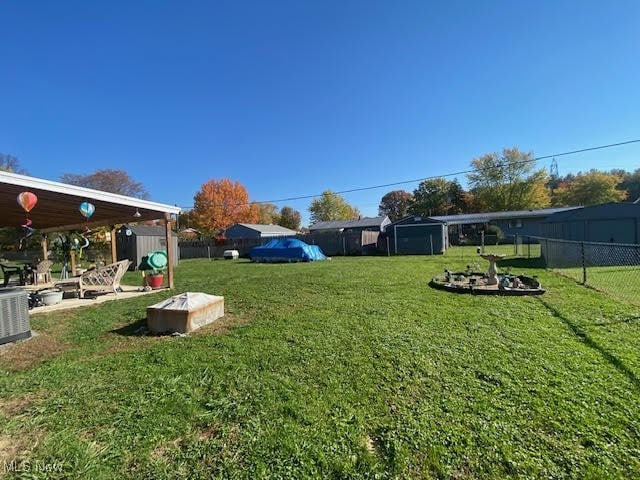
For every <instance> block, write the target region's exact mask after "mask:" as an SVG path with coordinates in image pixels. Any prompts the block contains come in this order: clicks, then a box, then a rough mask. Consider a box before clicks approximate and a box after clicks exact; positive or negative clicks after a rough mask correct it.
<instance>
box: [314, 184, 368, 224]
mask: <svg viewBox="0 0 640 480" xmlns="http://www.w3.org/2000/svg"><path fill="white" fill-rule="evenodd" d="M309 212H311V223H316V222H327V221H330V220H353V219H355V218H358V216H359V215H360V211H359V210H358V209H357V208H356V207H352V206H351V205H349V204H348V203H347V202H346V201H345V199H344V198H342V196H340V195H338V194H337V193H335V192H332V191H331V190H325V191H324V192H322V195H320V197H318V198H315V199H313V201H312V202H311V205H310V206H309Z"/></svg>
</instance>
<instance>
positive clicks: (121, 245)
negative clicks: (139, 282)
mask: <svg viewBox="0 0 640 480" xmlns="http://www.w3.org/2000/svg"><path fill="white" fill-rule="evenodd" d="M171 241H172V244H173V245H172V250H173V251H174V252H176V255H174V256H173V266H176V265H178V258H179V257H180V254H179V250H178V234H177V233H176V232H171ZM157 250H165V251H166V250H167V240H166V234H165V229H164V227H158V226H153V225H123V226H122V227H120V228H119V229H118V231H117V233H116V252H117V256H118V260H125V259H128V260H131V266H130V267H129V270H136V269H137V268H138V265H140V261H141V260H142V257H144V256H145V255H148V254H149V253H151V252H155V251H157Z"/></svg>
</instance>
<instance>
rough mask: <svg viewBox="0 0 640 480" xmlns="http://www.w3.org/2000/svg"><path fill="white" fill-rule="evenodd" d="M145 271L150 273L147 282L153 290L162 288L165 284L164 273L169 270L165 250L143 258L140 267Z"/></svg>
mask: <svg viewBox="0 0 640 480" xmlns="http://www.w3.org/2000/svg"><path fill="white" fill-rule="evenodd" d="M138 268H139V269H140V270H143V271H150V272H151V273H148V274H147V275H146V278H145V281H146V283H147V285H148V286H150V287H151V288H160V287H162V284H163V282H164V271H165V269H166V268H167V253H166V252H165V251H163V250H158V251H157V252H152V253H150V254H149V255H147V256H145V257H142V261H141V262H140V266H139V267H138Z"/></svg>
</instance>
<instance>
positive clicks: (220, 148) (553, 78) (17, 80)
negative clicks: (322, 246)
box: [0, 0, 640, 224]
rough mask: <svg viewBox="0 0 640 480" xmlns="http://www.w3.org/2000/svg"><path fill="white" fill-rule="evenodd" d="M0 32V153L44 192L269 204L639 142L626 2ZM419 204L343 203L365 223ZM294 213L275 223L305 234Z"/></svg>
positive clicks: (15, 18)
mask: <svg viewBox="0 0 640 480" xmlns="http://www.w3.org/2000/svg"><path fill="white" fill-rule="evenodd" d="M0 19H1V20H2V22H1V25H2V27H1V28H0V61H1V63H0V65H2V74H1V75H0V105H1V106H2V112H1V113H2V114H1V115H0V152H2V153H5V154H11V155H14V156H16V157H18V159H19V161H20V163H21V165H22V166H23V167H24V168H26V169H27V170H28V171H29V173H30V174H31V175H33V176H36V177H40V178H46V179H50V180H59V179H60V177H61V175H62V174H64V173H76V174H88V173H92V172H94V171H95V170H98V169H104V168H118V169H123V170H125V171H126V172H128V173H129V175H130V176H131V177H133V178H134V179H135V180H136V181H140V182H142V183H143V185H144V186H145V187H146V189H147V190H148V191H149V193H150V195H151V199H152V200H154V201H158V202H162V203H168V204H172V205H173V204H176V205H179V206H182V207H189V206H191V205H192V204H193V196H194V194H195V193H196V192H197V191H198V190H199V189H200V187H201V185H202V184H203V183H204V182H206V181H207V180H209V179H220V178H225V177H226V178H230V179H232V180H237V181H240V182H241V183H242V184H243V185H244V186H245V187H246V188H247V190H248V192H249V195H250V198H251V199H252V200H256V201H268V200H276V199H281V198H287V197H295V196H304V195H313V194H319V193H321V192H322V191H323V190H326V189H331V190H334V191H342V190H348V189H352V188H358V187H366V186H370V185H380V184H387V183H393V182H401V181H405V180H410V179H418V178H425V177H430V176H436V175H445V174H449V173H451V172H458V171H464V170H467V169H468V168H469V164H470V162H471V160H472V159H473V158H474V157H478V156H480V155H482V154H484V153H489V152H494V151H498V150H500V149H502V148H503V147H511V146H518V147H519V148H520V149H522V150H525V151H533V152H534V153H535V154H536V155H537V156H542V155H549V154H553V153H558V152H563V151H567V150H574V149H579V148H584V147H589V146H595V145H601V144H608V143H615V142H620V141H625V140H631V139H637V138H640V122H639V119H640V94H639V90H638V85H640V62H639V61H638V58H640V52H639V51H638V50H639V46H640V33H639V32H640V29H638V25H640V2H637V1H635V0H630V1H610V2H602V1H597V2H594V1H577V0H576V1H529V2H527V1H446V2H444V1H443V2H437V3H436V2H427V1H409V0H407V1H400V2H391V1H387V2H380V1H375V0H374V1H350V0H340V1H325V0H323V1H314V2H312V1H299V0H298V1H240V2H239V1H228V2H227V1H225V2H220V1H174V2H167V1H157V0H156V1H133V2H131V1H127V2H123V1H116V0H111V1H109V2H106V1H102V2H97V1H96V2H86V1H84V0H83V1H60V2H51V1H29V2H20V1H17V0H16V1H5V2H2V3H0ZM639 159H640V144H632V145H629V146H626V147H619V148H612V149H608V150H601V151H598V152H592V153H584V154H579V155H572V156H566V157H558V159H557V161H558V167H559V172H560V174H565V173H568V172H577V171H580V170H587V169H589V168H598V169H610V168H624V169H626V170H634V169H636V168H638V167H640V162H639V161H638V160H639ZM549 165H550V161H544V162H540V164H539V166H540V167H547V168H548V167H549ZM459 180H460V181H461V182H462V183H463V185H464V184H465V178H464V176H460V177H459ZM416 186H417V184H416V183H408V184H405V185H399V186H397V187H393V188H386V189H385V188H382V189H374V190H368V191H365V192H358V193H352V194H345V195H344V197H345V199H346V200H347V201H348V202H349V203H351V204H352V205H354V206H356V207H358V208H359V209H360V210H361V212H362V213H363V214H365V215H367V216H372V215H375V214H377V205H378V203H379V201H380V198H381V197H382V195H384V194H385V193H386V192H387V191H389V190H392V189H396V188H403V189H405V190H408V191H412V190H413V189H414V188H415V187H416ZM309 203H310V200H309V199H305V200H298V201H288V202H283V203H279V204H278V205H279V206H283V205H285V204H287V205H290V206H292V207H294V208H296V209H297V210H299V211H300V212H301V213H302V214H303V219H304V221H303V224H306V223H307V222H308V215H309V214H308V206H309Z"/></svg>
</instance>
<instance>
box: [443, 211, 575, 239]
mask: <svg viewBox="0 0 640 480" xmlns="http://www.w3.org/2000/svg"><path fill="white" fill-rule="evenodd" d="M579 208H581V207H558V208H541V209H537V210H513V211H509V212H487V213H462V214H459V215H436V216H433V217H431V218H432V219H434V220H438V221H441V222H445V223H446V224H447V225H448V226H449V236H450V238H451V240H452V243H456V239H461V238H463V237H465V236H468V235H471V236H473V235H475V234H477V232H479V231H481V230H483V229H484V227H485V226H486V225H497V226H498V227H499V228H500V230H502V233H504V235H505V236H507V237H508V236H515V235H521V236H527V235H533V236H540V235H541V234H542V232H541V229H540V225H541V224H542V222H543V221H544V220H546V219H547V218H548V217H549V216H550V215H554V214H556V213H560V212H568V211H570V210H575V209H579Z"/></svg>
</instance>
